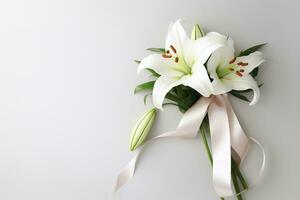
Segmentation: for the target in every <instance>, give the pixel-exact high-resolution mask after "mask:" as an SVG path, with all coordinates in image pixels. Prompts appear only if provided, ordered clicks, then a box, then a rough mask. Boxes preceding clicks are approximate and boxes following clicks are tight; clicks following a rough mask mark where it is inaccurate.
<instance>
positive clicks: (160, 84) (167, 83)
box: [153, 76, 184, 110]
mask: <svg viewBox="0 0 300 200" xmlns="http://www.w3.org/2000/svg"><path fill="white" fill-rule="evenodd" d="M183 81H184V78H181V79H180V78H178V77H167V76H161V77H159V78H158V79H157V80H156V81H155V84H154V88H153V105H154V106H155V107H156V108H158V109H161V110H162V103H163V101H164V98H165V96H166V94H167V93H168V92H169V91H170V90H171V89H172V88H173V87H175V86H178V85H181V84H182V82H183Z"/></svg>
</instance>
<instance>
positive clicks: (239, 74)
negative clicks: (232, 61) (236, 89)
mask: <svg viewBox="0 0 300 200" xmlns="http://www.w3.org/2000/svg"><path fill="white" fill-rule="evenodd" d="M235 73H236V75H238V76H240V77H242V76H243V74H242V73H241V72H239V71H236V72H235Z"/></svg>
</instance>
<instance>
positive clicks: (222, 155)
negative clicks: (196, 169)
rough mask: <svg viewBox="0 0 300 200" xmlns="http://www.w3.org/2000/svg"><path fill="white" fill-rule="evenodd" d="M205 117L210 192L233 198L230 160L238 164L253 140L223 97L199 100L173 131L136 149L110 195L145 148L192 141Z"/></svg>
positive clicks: (131, 172)
mask: <svg viewBox="0 0 300 200" xmlns="http://www.w3.org/2000/svg"><path fill="white" fill-rule="evenodd" d="M206 114H208V118H209V124H210V130H211V146H212V157H213V184H214V188H215V190H216V192H217V194H218V195H219V196H221V197H228V196H233V195H235V193H234V192H233V189H232V187H231V156H233V157H234V159H235V160H236V161H237V162H238V163H241V162H242V161H243V160H244V158H245V156H246V154H247V152H248V149H249V146H250V143H251V140H252V141H253V140H254V139H253V138H251V140H250V139H249V138H248V137H247V136H246V134H245V133H244V131H243V129H242V127H241V125H240V123H239V121H238V119H237V116H236V115H235V113H234V111H233V109H232V107H231V105H230V102H229V101H228V99H227V95H226V94H224V95H218V96H211V97H208V98H206V97H201V98H200V99H199V100H198V101H197V102H196V103H195V104H194V105H193V106H192V107H191V108H190V109H189V110H187V111H186V112H185V113H184V115H183V117H182V118H181V120H180V122H179V124H178V126H177V129H176V130H174V131H169V132H166V133H163V134H161V135H158V136H156V137H154V138H152V139H150V140H148V141H147V142H145V143H144V145H143V146H141V147H139V149H137V151H136V155H135V156H134V158H133V159H132V160H131V161H130V162H129V163H128V164H127V165H126V166H125V167H124V168H123V170H122V171H121V172H120V173H119V175H118V177H117V182H116V185H115V188H114V191H113V192H116V191H117V190H118V189H120V188H121V187H122V186H123V185H124V184H126V183H127V182H128V181H129V180H130V179H131V178H132V177H133V175H134V172H135V169H136V165H137V161H138V159H139V156H140V155H141V152H142V151H143V149H144V147H145V146H146V145H149V144H150V143H152V142H154V141H156V140H159V139H162V138H168V137H176V138H182V139H184V138H185V139H186V138H194V137H196V136H197V133H198V130H199V128H200V125H201V124H202V121H203V119H204V117H205V116H206ZM254 141H255V142H257V141H256V140H254ZM257 144H258V145H259V147H260V148H261V150H262V152H263V164H262V167H261V170H260V174H259V175H261V174H262V172H263V171H264V165H265V153H264V150H263V148H262V146H261V145H260V144H259V143H257ZM231 154H232V155H231Z"/></svg>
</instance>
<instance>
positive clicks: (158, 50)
mask: <svg viewBox="0 0 300 200" xmlns="http://www.w3.org/2000/svg"><path fill="white" fill-rule="evenodd" d="M147 50H148V51H152V52H155V53H165V52H166V51H165V49H164V48H148V49H147Z"/></svg>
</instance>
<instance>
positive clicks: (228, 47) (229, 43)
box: [207, 36, 234, 78]
mask: <svg viewBox="0 0 300 200" xmlns="http://www.w3.org/2000/svg"><path fill="white" fill-rule="evenodd" d="M216 37H217V36H216ZM224 37H225V36H223V39H224ZM233 58H234V46H233V40H232V39H231V38H228V39H226V42H225V46H223V47H221V48H219V49H217V50H216V51H215V52H213V54H212V55H211V56H210V58H209V60H208V62H207V71H208V72H209V73H210V75H211V77H212V78H215V77H214V74H216V73H214V72H215V71H216V69H217V68H218V67H227V66H228V64H229V62H230V61H231V60H232V59H233Z"/></svg>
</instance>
